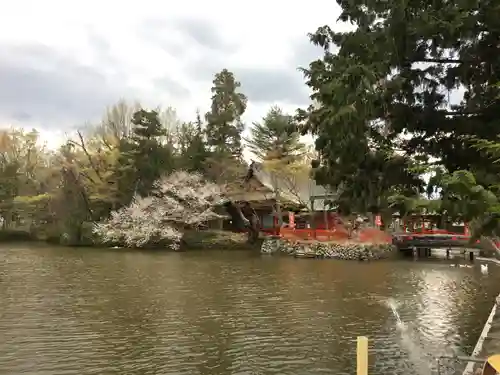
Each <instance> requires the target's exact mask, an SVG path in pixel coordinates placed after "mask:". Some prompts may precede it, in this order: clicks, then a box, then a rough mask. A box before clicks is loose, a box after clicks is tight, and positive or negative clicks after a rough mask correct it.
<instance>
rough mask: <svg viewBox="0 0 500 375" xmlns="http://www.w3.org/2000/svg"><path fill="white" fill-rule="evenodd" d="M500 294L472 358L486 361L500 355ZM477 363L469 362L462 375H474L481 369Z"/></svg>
mask: <svg viewBox="0 0 500 375" xmlns="http://www.w3.org/2000/svg"><path fill="white" fill-rule="evenodd" d="M499 304H500V294H499V295H498V296H497V297H496V298H495V302H494V304H493V307H492V308H491V311H490V314H489V316H488V319H487V320H486V322H485V324H484V326H483V330H482V331H481V334H480V335H479V338H478V340H477V342H476V345H475V347H474V350H473V351H472V353H471V355H470V356H471V357H477V358H481V359H483V358H484V360H486V359H487V358H488V357H489V356H491V355H493V354H498V353H500V309H499V308H498V305H499ZM480 366H482V365H480V364H478V363H477V362H472V361H469V362H467V365H466V366H465V369H464V371H463V373H462V375H472V374H473V373H474V371H476V370H477V369H478V368H480Z"/></svg>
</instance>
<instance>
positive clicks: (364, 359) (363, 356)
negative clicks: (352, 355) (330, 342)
mask: <svg viewBox="0 0 500 375" xmlns="http://www.w3.org/2000/svg"><path fill="white" fill-rule="evenodd" d="M356 374H357V375H368V337H365V336H358V345H357V372H356Z"/></svg>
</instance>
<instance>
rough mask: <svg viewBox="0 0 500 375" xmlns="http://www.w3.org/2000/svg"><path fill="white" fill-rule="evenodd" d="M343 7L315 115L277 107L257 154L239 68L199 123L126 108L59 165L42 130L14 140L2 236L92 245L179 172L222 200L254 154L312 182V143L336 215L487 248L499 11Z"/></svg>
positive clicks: (496, 166)
mask: <svg viewBox="0 0 500 375" xmlns="http://www.w3.org/2000/svg"><path fill="white" fill-rule="evenodd" d="M337 2H338V3H339V5H340V7H341V9H342V12H341V15H340V17H339V20H340V21H343V22H350V23H352V24H354V25H355V26H356V28H355V30H353V31H348V32H336V31H334V30H333V29H332V28H331V27H329V26H322V27H320V28H318V29H317V30H316V31H315V32H314V33H311V34H310V35H309V38H310V40H311V43H313V44H315V45H317V46H320V47H322V48H323V54H322V56H321V58H319V59H317V60H315V61H312V62H311V63H310V64H309V66H307V67H302V68H301V70H302V72H303V74H304V77H305V79H306V85H307V86H308V87H309V89H310V91H311V96H310V98H311V103H312V104H311V105H310V106H309V107H308V108H302V109H298V110H297V112H296V113H294V114H286V113H284V112H283V111H281V110H280V109H279V108H271V109H270V111H269V113H268V114H267V115H266V116H265V118H264V119H262V121H261V122H259V123H258V124H254V125H253V126H252V127H251V128H250V130H251V136H250V139H248V140H244V139H243V136H242V134H243V129H244V127H245V124H243V122H242V116H243V115H244V113H245V110H246V107H247V98H246V96H245V95H244V93H243V91H242V88H241V86H240V84H239V82H238V81H237V79H236V78H235V77H234V74H232V73H231V72H229V71H228V70H222V71H221V72H220V73H218V74H216V75H215V77H214V81H213V87H212V90H211V93H212V97H211V107H210V109H209V111H208V112H207V113H206V114H205V115H202V114H201V113H198V115H197V117H196V119H194V121H192V122H187V123H183V122H179V121H178V120H177V119H176V118H175V116H174V115H173V114H174V112H173V111H172V110H166V111H161V110H157V111H152V110H148V109H144V108H140V107H133V106H130V105H127V104H126V103H123V102H122V103H118V104H117V105H115V106H114V107H112V108H111V109H109V110H108V112H107V113H106V116H105V118H104V120H103V121H102V123H100V124H98V125H97V126H93V127H88V128H86V129H82V131H80V132H79V133H78V137H77V139H75V140H72V141H70V142H68V143H67V144H65V145H63V146H62V147H61V148H60V149H59V150H58V151H57V152H49V151H47V150H46V149H44V148H43V147H40V146H39V145H38V144H37V133H36V132H24V131H22V130H12V131H5V132H3V133H2V134H1V136H0V151H1V152H0V154H1V156H0V163H1V166H0V201H1V207H0V210H1V211H0V216H1V217H2V218H3V226H4V228H9V227H10V226H12V225H14V224H15V225H21V224H23V223H24V224H27V225H28V224H29V227H30V228H32V230H35V231H42V232H49V233H50V236H53V235H55V236H58V237H61V236H63V237H64V236H66V237H68V238H71V239H73V240H75V239H76V240H78V239H81V237H82V236H83V233H84V232H85V230H84V229H85V225H86V223H90V222H101V221H103V220H104V221H105V220H106V219H107V218H109V217H110V215H111V214H112V213H113V212H118V211H119V210H120V209H122V208H123V207H130V205H131V202H132V201H133V199H134V196H143V197H147V196H149V195H151V194H154V191H155V189H158V188H157V187H156V188H155V186H154V185H155V183H156V182H157V181H158V180H159V179H160V178H161V177H162V176H165V175H169V174H172V172H174V171H179V170H183V171H187V172H189V173H196V174H197V175H200V176H202V177H203V180H204V181H205V182H204V183H214V184H216V185H218V186H221V185H224V184H226V183H227V182H228V181H235V180H237V179H238V178H239V176H241V175H242V174H244V170H245V168H246V165H245V163H244V161H243V159H242V152H243V147H244V146H245V145H246V147H248V148H249V150H250V151H252V153H254V154H255V155H256V158H257V159H259V160H261V161H264V162H265V163H266V164H267V165H269V167H270V168H271V169H274V170H275V171H278V172H281V171H283V170H288V171H293V173H298V172H297V169H296V168H295V167H296V166H300V165H301V163H302V164H303V163H304V160H308V159H310V158H311V155H310V153H308V152H307V150H306V148H305V146H304V145H303V144H301V143H300V142H299V135H300V134H302V135H305V134H310V135H312V136H313V137H314V149H315V157H314V160H312V161H311V163H310V164H311V165H310V166H311V168H310V169H307V168H306V169H307V170H308V171H310V172H311V173H312V178H314V179H315V180H316V182H317V183H318V184H320V185H323V186H327V187H329V189H331V191H334V192H335V194H334V195H333V198H331V199H330V201H329V204H330V207H331V208H332V209H335V210H337V211H339V212H340V213H343V214H345V215H348V214H350V213H352V212H357V213H367V212H371V213H374V214H380V215H382V217H383V218H384V219H385V220H384V221H386V222H387V220H390V217H391V215H392V214H393V213H394V212H399V213H400V214H401V215H403V216H406V215H409V214H411V213H422V212H429V211H432V212H435V213H439V214H441V215H442V217H446V218H449V219H451V220H463V221H467V222H470V223H472V229H473V231H474V234H475V235H476V236H477V235H481V234H488V235H497V234H498V232H499V231H500V224H499V218H500V188H499V186H500V177H499V176H500V163H499V162H498V161H499V160H500V140H499V138H498V134H499V130H498V129H500V127H499V125H500V124H499V113H500V59H498V47H499V44H498V43H499V42H498V41H499V40H500V18H499V17H496V14H498V12H499V10H500V9H499V6H500V5H499V4H497V2H495V1H492V0H467V1H455V2H446V1H439V0H438V1H433V2H424V1H422V0H415V1H403V2H401V1H399V2H397V1H389V2H387V1H386V0H384V1H382V0H359V1H356V2H346V1H341V0H338V1H337ZM332 21H334V20H332ZM453 98H455V99H453ZM307 163H309V162H307ZM290 166H292V167H290ZM299 169H300V168H299ZM293 173H292V174H293ZM308 173H309V172H308ZM426 176H427V177H426ZM177 177H179V176H177ZM426 179H427V181H426ZM174 180H178V178H176V179H174ZM194 180H196V181H200V180H197V179H196V178H195V179H194ZM194 180H193V181H194ZM168 183H170V184H171V183H172V181H170V182H168ZM160 190H161V189H160ZM148 207H149V206H148ZM128 214H133V212H132V213H130V212H129V213H128ZM128 214H127V215H128Z"/></svg>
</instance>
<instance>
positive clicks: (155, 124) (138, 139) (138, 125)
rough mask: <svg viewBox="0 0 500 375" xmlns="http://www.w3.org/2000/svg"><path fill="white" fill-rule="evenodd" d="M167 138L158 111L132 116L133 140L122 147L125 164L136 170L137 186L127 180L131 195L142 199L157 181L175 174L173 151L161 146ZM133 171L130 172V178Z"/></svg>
mask: <svg viewBox="0 0 500 375" xmlns="http://www.w3.org/2000/svg"><path fill="white" fill-rule="evenodd" d="M166 134H167V131H166V129H165V128H164V127H163V126H162V125H161V123H160V120H159V118H158V113H157V112H156V111H146V110H144V109H141V110H139V111H137V112H135V113H134V114H133V116H132V136H131V137H130V139H128V140H126V141H125V142H123V144H122V150H123V161H122V162H123V163H124V164H125V165H130V166H132V167H133V171H132V173H133V174H134V175H135V183H133V184H132V186H131V184H130V181H129V180H128V178H127V179H125V181H124V183H125V184H128V186H129V187H128V189H127V190H128V191H131V190H132V189H133V191H134V192H135V193H138V194H140V195H142V196H144V195H148V194H149V192H150V191H151V188H152V184H153V182H154V181H156V180H158V178H159V177H160V176H161V175H163V174H165V173H167V172H170V171H172V169H173V167H174V165H173V164H174V156H173V147H172V145H170V144H166V145H164V144H162V142H161V138H162V137H164V136H165V135H166ZM130 172H131V170H130V169H129V170H128V174H130Z"/></svg>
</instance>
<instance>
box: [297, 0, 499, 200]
mask: <svg viewBox="0 0 500 375" xmlns="http://www.w3.org/2000/svg"><path fill="white" fill-rule="evenodd" d="M338 3H339V4H340V6H341V7H342V13H341V16H340V20H341V21H345V22H352V23H353V24H355V25H356V26H357V29H356V30H355V31H350V32H341V33H337V32H334V31H333V30H332V29H330V28H329V27H328V26H324V27H321V28H319V29H318V30H317V31H316V33H314V34H312V35H310V38H311V41H312V42H313V43H314V44H316V45H319V46H321V47H323V48H324V56H323V58H322V59H320V60H317V61H314V62H312V63H311V64H310V65H309V68H308V69H304V73H305V76H306V78H307V80H308V81H307V84H308V86H309V87H310V88H311V89H312V91H313V94H312V96H311V98H312V99H313V100H314V101H315V102H316V104H317V105H316V106H310V107H309V108H308V110H307V111H299V118H300V119H301V120H303V124H302V125H303V131H304V132H311V133H312V134H314V135H316V137H317V140H316V148H317V150H318V151H319V153H320V161H321V163H320V166H321V168H320V174H321V176H322V177H323V178H324V182H328V183H331V184H332V185H334V186H338V185H339V184H340V183H345V184H347V183H352V176H353V175H356V174H357V173H358V171H360V170H363V169H364V168H363V166H364V165H371V164H372V162H367V161H369V160H370V159H372V161H373V162H375V161H376V160H378V161H377V164H380V163H383V164H388V165H391V164H394V162H393V161H392V160H393V159H394V158H397V157H398V156H397V155H396V154H395V153H394V150H399V152H400V153H401V152H402V153H404V154H405V155H407V156H411V157H412V158H413V159H414V160H411V159H410V158H409V157H406V162H405V163H404V165H400V167H399V168H402V169H405V170H407V171H408V172H410V173H409V174H412V173H411V172H412V166H413V165H414V163H415V159H416V158H421V159H423V160H425V159H426V158H428V157H434V158H437V159H438V160H439V161H440V162H441V163H442V164H443V165H444V166H445V167H446V168H447V169H448V170H449V171H455V170H459V169H462V168H470V167H473V168H474V169H475V170H476V171H481V170H484V169H488V172H494V171H495V170H498V166H495V165H493V164H492V163H488V162H486V160H485V158H484V155H482V154H481V153H480V152H479V151H478V150H477V148H474V147H471V145H472V144H473V140H471V136H477V137H479V138H482V139H492V138H494V137H496V134H497V133H498V131H497V130H496V129H497V128H498V124H499V119H498V115H497V114H498V112H499V110H500V100H499V93H500V88H499V87H498V86H496V85H495V84H494V83H496V82H498V81H499V78H500V60H499V59H498V57H497V55H496V53H495V52H494V51H495V50H496V48H497V46H498V40H500V19H499V18H498V17H495V16H493V15H494V14H498V12H499V10H500V8H499V7H500V5H499V4H498V2H495V1H479V0H473V1H456V2H443V1H433V2H426V1H422V0H417V1H413V2H412V1H403V2H400V1H389V2H387V1H382V0H360V1H356V2H351V1H340V0H339V1H338ZM458 88H463V89H464V90H465V94H464V98H463V100H462V101H461V102H460V103H452V102H451V101H450V97H452V95H453V92H454V91H456V90H457V89H458ZM403 135H404V137H403ZM381 153H382V154H384V157H383V158H379V157H377V158H376V159H373V158H374V156H375V155H378V154H381ZM379 170H386V171H389V170H392V168H387V166H383V165H380V168H379ZM400 175H402V176H405V175H407V174H406V173H403V174H400ZM388 177H391V176H389V175H387V174H384V175H383V178H384V179H387V178H388ZM332 180H333V181H332ZM400 182H403V181H394V184H396V185H397V184H399V183H400ZM416 182H417V181H416ZM373 183H374V181H370V184H373ZM366 188H368V186H366ZM363 190H365V189H364V188H363Z"/></svg>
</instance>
